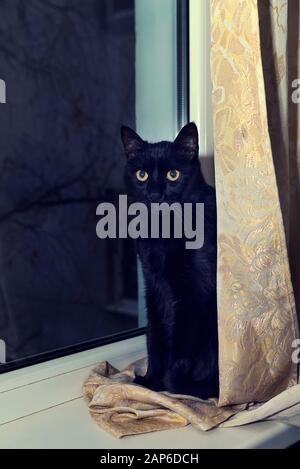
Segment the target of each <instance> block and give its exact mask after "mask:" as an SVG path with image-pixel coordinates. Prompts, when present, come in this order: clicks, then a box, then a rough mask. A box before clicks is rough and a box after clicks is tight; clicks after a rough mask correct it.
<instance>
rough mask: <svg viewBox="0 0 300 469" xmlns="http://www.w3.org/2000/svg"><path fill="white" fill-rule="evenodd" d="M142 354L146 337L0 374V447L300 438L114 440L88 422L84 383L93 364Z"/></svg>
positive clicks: (271, 433)
mask: <svg viewBox="0 0 300 469" xmlns="http://www.w3.org/2000/svg"><path fill="white" fill-rule="evenodd" d="M145 352H146V349H145V338H144V337H143V336H142V337H135V338H133V339H129V340H126V341H122V342H118V343H114V344H110V345H105V346H103V347H99V348H98V349H94V350H89V351H85V352H81V353H78V354H74V355H71V356H68V357H64V358H60V359H57V360H52V361H49V362H46V363H43V364H38V365H34V366H32V367H29V368H24V369H22V370H17V371H12V372H10V373H7V374H5V375H1V376H0V409H1V413H0V448H96V449H97V448H98V449H100V448H105V449H113V448H119V449H132V448H154V449H159V448H169V449H171V448H176V449H179V448H199V449H201V448H286V447H288V446H290V445H292V444H293V443H295V442H296V441H298V440H300V429H297V428H295V427H290V426H287V425H285V424H282V423H277V422H260V423H257V424H252V425H248V426H245V427H238V428H223V429H216V430H213V431H210V432H207V433H205V432H200V431H199V430H195V429H194V428H192V427H191V426H188V427H186V428H184V429H180V430H172V431H165V432H158V433H151V434H146V435H138V436H134V437H127V438H124V439H122V440H117V439H115V438H113V437H112V436H110V435H109V434H107V433H105V432H104V431H102V430H101V429H100V428H98V427H97V426H96V425H95V424H94V423H93V421H92V419H91V418H90V416H89V413H88V411H87V407H86V404H85V403H84V401H83V398H82V397H81V386H82V383H83V381H84V379H85V378H86V377H87V375H88V374H89V371H90V370H91V369H92V368H93V367H94V365H95V364H96V363H97V362H100V361H102V360H108V361H109V362H111V363H112V364H113V365H115V366H116V367H120V368H122V367H123V366H125V365H127V364H128V363H129V362H131V361H133V360H135V359H138V358H141V357H142V356H144V355H145Z"/></svg>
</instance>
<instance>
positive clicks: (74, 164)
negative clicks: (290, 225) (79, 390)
mask: <svg viewBox="0 0 300 469" xmlns="http://www.w3.org/2000/svg"><path fill="white" fill-rule="evenodd" d="M176 3H177V2H174V1H173V0H166V1H164V2H161V1H157V0H153V2H152V1H151V2H149V1H148V0H146V1H145V0H139V1H138V2H134V0H126V1H124V0H101V1H98V0H85V1H84V2H82V1H74V2H69V1H62V2H58V1H57V0H50V1H44V0H27V1H26V2H20V1H19V0H10V1H9V2H1V4H0V33H1V47H0V64H1V66H0V67H1V68H0V79H2V80H4V81H3V83H5V84H6V103H5V104H1V105H0V127H1V133H0V268H1V275H0V349H1V353H0V362H1V361H2V362H3V361H4V358H3V357H4V356H5V360H6V362H18V361H19V360H20V359H23V358H25V357H32V356H38V355H40V354H41V353H44V352H52V351H55V350H58V349H61V348H64V347H69V346H73V345H76V344H82V343H85V342H88V341H91V340H95V339H101V338H104V337H108V336H109V337H112V338H113V336H114V335H115V334H118V333H121V332H125V331H131V330H134V329H137V328H138V327H140V326H143V325H145V306H144V300H143V282H142V279H141V274H140V269H139V268H138V265H137V260H136V252H135V247H134V244H133V241H131V240H129V239H128V240H122V239H116V240H111V239H110V240H99V239H98V238H97V237H96V223H97V217H96V207H97V205H98V203H100V202H102V201H107V202H113V201H115V200H116V199H117V198H118V196H119V194H124V193H126V191H125V188H124V183H123V170H124V164H125V157H124V156H123V150H122V147H121V143H120V136H119V134H120V126H121V124H125V125H128V126H131V127H132V128H136V129H137V130H138V131H140V132H142V133H143V136H144V138H150V139H159V138H173V136H174V134H175V133H176V131H177V103H176V86H177V69H176V63H175V62H176V51H177V32H176V31H177V30H176V25H177V22H176V21H177V16H176V14H177V13H176ZM162 4H163V5H164V6H162ZM159 44H160V46H159ZM158 46H159V47H158ZM174 57H175V59H174ZM147 96H148V97H149V96H152V97H153V99H150V100H149V99H147V98H146V99H145V97H147ZM162 108H163V109H164V113H163V114H162V112H161V109H162ZM162 129H163V130H164V135H160V134H159V132H162ZM4 348H5V353H4V352H3V350H4ZM0 371H1V368H0Z"/></svg>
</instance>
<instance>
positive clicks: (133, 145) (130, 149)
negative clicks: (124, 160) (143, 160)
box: [121, 125, 145, 156]
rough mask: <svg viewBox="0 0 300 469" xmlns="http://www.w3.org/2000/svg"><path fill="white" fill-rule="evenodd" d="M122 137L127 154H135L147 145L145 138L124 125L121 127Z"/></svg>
mask: <svg viewBox="0 0 300 469" xmlns="http://www.w3.org/2000/svg"><path fill="white" fill-rule="evenodd" d="M121 138H122V142H123V145H124V150H125V153H126V156H133V155H134V154H135V153H136V152H138V151H140V150H142V148H143V146H144V145H145V142H144V140H142V139H141V137H140V136H139V135H138V134H137V133H136V132H135V131H134V130H132V129H131V128H130V127H126V126H124V125H123V126H122V127H121Z"/></svg>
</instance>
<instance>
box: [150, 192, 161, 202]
mask: <svg viewBox="0 0 300 469" xmlns="http://www.w3.org/2000/svg"><path fill="white" fill-rule="evenodd" d="M163 198H164V196H163V195H162V194H160V193H159V192H153V193H152V194H150V195H149V199H150V202H161V201H162V200H163Z"/></svg>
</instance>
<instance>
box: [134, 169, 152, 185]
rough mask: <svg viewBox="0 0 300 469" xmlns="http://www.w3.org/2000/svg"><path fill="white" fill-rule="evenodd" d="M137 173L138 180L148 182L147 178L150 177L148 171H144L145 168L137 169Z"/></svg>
mask: <svg viewBox="0 0 300 469" xmlns="http://www.w3.org/2000/svg"><path fill="white" fill-rule="evenodd" d="M135 175H136V177H137V179H138V181H140V182H146V181H147V179H148V178H149V175H148V173H147V171H144V170H143V169H140V170H139V171H137V172H136V173H135Z"/></svg>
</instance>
